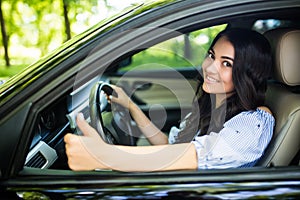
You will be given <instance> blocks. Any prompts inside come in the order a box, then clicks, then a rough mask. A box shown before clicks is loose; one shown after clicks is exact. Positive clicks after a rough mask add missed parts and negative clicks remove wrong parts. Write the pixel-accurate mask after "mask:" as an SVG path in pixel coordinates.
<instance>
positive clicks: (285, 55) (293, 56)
mask: <svg viewBox="0 0 300 200" xmlns="http://www.w3.org/2000/svg"><path fill="white" fill-rule="evenodd" d="M264 35H265V37H266V38H267V39H268V40H269V42H270V44H271V48H272V54H273V56H274V60H273V62H274V67H275V69H274V74H273V77H274V78H275V79H276V80H277V81H280V82H283V83H285V84H287V85H289V86H295V85H300V30H296V29H285V28H283V29H274V30H270V31H267V32H266V33H265V34H264Z"/></svg>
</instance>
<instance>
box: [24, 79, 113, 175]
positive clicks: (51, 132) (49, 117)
mask: <svg viewBox="0 0 300 200" xmlns="http://www.w3.org/2000/svg"><path fill="white" fill-rule="evenodd" d="M98 81H108V79H106V78H105V77H102V78H100V77H96V78H94V79H92V80H90V81H89V82H87V83H86V84H84V85H82V86H81V87H79V88H77V89H75V90H74V91H72V92H70V93H69V94H67V95H65V96H63V97H61V98H60V99H59V100H57V101H56V102H53V103H50V104H51V105H49V106H47V107H46V108H45V109H43V110H42V111H41V112H40V113H39V114H38V117H37V120H36V123H35V128H34V137H33V139H32V142H31V145H30V150H29V153H28V155H27V157H26V161H25V166H26V167H34V168H41V169H44V168H50V167H51V168H66V167H67V158H66V155H65V148H64V142H63V137H64V135H65V134H66V133H68V132H71V133H74V134H79V135H80V134H81V133H80V131H79V130H78V129H77V128H76V122H75V118H76V115H77V113H79V112H82V113H83V114H84V116H85V118H86V120H87V121H88V122H89V121H90V118H89V93H90V90H91V88H92V87H93V86H94V85H95V84H96V83H97V82H98ZM63 163H64V164H63Z"/></svg>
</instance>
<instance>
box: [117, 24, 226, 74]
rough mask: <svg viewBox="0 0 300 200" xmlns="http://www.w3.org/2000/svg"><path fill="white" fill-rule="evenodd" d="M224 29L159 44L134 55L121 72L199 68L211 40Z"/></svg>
mask: <svg viewBox="0 0 300 200" xmlns="http://www.w3.org/2000/svg"><path fill="white" fill-rule="evenodd" d="M225 27H226V24H223V25H219V26H214V27H209V28H204V29H200V30H198V31H194V32H191V33H189V34H188V35H181V36H178V37H176V38H172V39H170V40H168V41H164V42H162V43H159V44H157V45H155V46H153V47H150V48H149V49H146V50H144V51H141V52H140V53H138V54H135V55H134V56H133V57H132V62H131V64H130V65H129V66H126V67H124V68H122V71H129V70H131V69H133V68H134V69H135V70H136V69H138V70H147V69H155V68H156V67H161V65H163V66H167V67H173V68H177V67H180V68H182V67H191V66H194V67H198V66H201V64H202V62H203V59H204V58H205V56H206V54H207V51H208V48H209V47H210V44H211V42H212V40H213V39H214V38H215V36H216V35H217V34H218V33H219V32H220V31H221V30H223V29H224V28H225ZM145 65H146V66H145ZM143 66H144V67H143Z"/></svg>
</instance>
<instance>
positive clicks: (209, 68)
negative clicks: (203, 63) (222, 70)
mask: <svg viewBox="0 0 300 200" xmlns="http://www.w3.org/2000/svg"><path fill="white" fill-rule="evenodd" d="M206 71H207V72H210V73H218V65H217V63H216V61H213V62H211V63H209V65H208V66H207V67H206Z"/></svg>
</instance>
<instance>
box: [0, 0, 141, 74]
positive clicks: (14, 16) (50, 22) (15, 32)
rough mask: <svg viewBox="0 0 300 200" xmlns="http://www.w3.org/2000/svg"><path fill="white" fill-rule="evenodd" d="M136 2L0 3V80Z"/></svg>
mask: <svg viewBox="0 0 300 200" xmlns="http://www.w3.org/2000/svg"><path fill="white" fill-rule="evenodd" d="M137 2H139V1H138V0H0V22H1V48H0V79H7V78H9V77H11V76H13V75H14V74H16V73H17V72H19V71H20V70H22V69H23V68H25V67H26V66H28V65H30V64H31V63H33V62H35V61H36V60H38V59H39V58H40V57H42V56H44V55H46V54H47V53H48V52H50V51H52V50H54V49H55V48H57V47H59V46H60V45H61V44H62V43H64V42H65V41H67V40H69V39H71V38H72V37H74V36H75V35H77V34H79V33H81V32H83V31H85V30H86V29H88V28H89V27H91V26H93V25H95V24H96V23H98V22H99V21H101V20H103V19H105V18H107V17H108V16H111V15H114V14H116V13H118V12H120V11H121V10H123V9H125V8H126V7H129V6H131V5H134V4H136V3H137Z"/></svg>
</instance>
